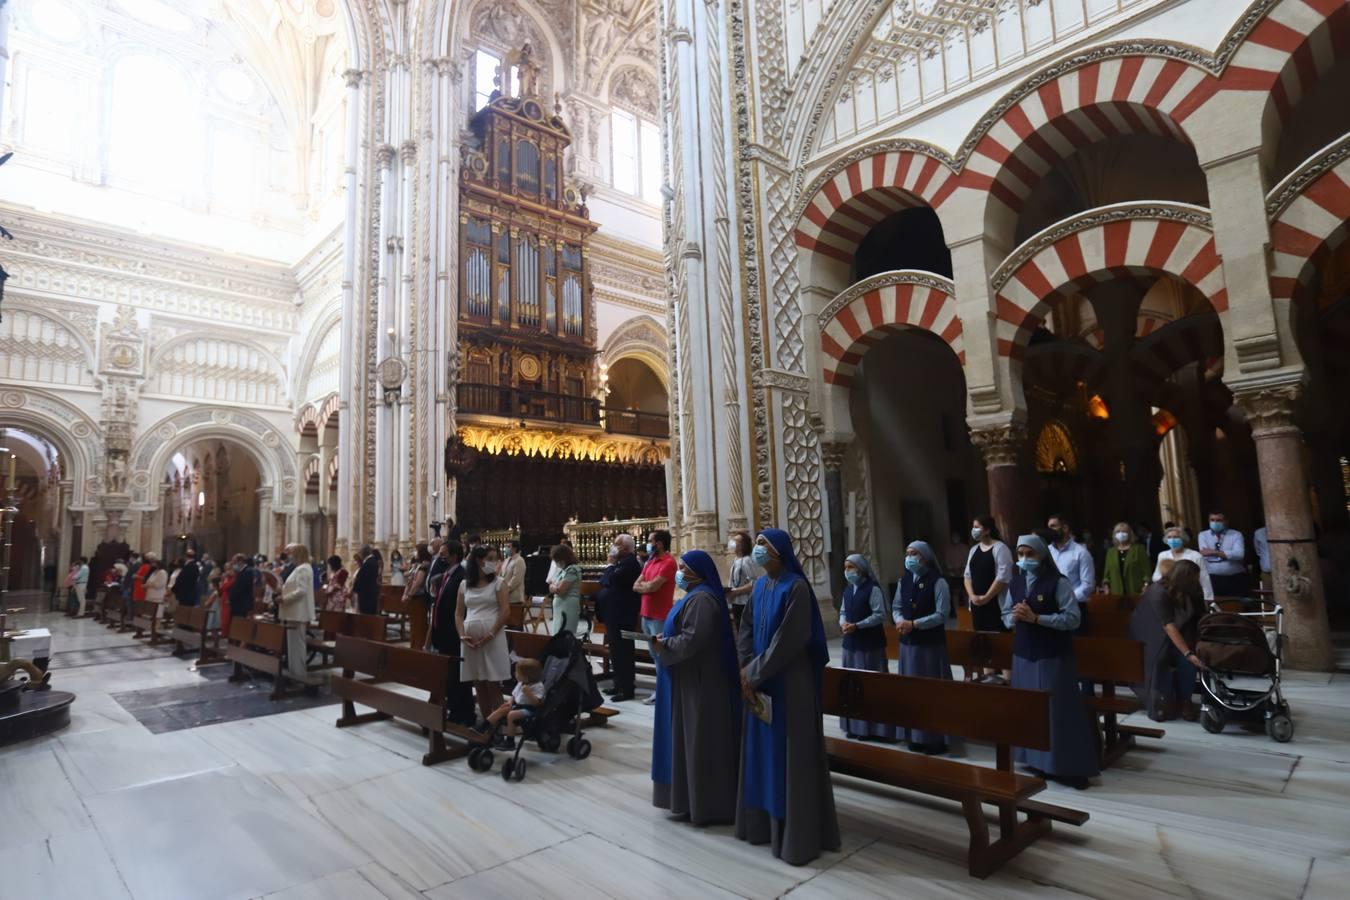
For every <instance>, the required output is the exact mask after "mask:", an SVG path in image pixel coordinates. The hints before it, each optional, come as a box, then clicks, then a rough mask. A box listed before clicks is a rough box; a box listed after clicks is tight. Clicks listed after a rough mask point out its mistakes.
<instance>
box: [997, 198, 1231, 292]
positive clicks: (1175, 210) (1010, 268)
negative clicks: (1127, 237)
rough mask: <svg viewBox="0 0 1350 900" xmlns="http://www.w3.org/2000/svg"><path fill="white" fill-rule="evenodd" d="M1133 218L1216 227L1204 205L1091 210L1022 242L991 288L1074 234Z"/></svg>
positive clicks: (1001, 266)
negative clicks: (1039, 254) (1045, 250)
mask: <svg viewBox="0 0 1350 900" xmlns="http://www.w3.org/2000/svg"><path fill="white" fill-rule="evenodd" d="M1130 219H1162V220H1164V221H1169V222H1182V223H1185V224H1187V225H1195V226H1198V227H1200V228H1204V229H1206V230H1210V231H1212V230H1213V228H1214V223H1213V220H1212V219H1211V218H1210V215H1209V210H1207V209H1205V208H1204V207H1202V206H1192V205H1190V204H1189V203H1122V204H1118V205H1114V206H1104V207H1098V208H1096V209H1090V210H1088V211H1087V212H1084V213H1079V214H1077V215H1075V216H1071V217H1069V218H1067V219H1063V220H1061V221H1059V222H1056V223H1055V224H1053V225H1051V226H1049V227H1048V228H1045V229H1042V230H1041V231H1038V232H1037V233H1036V234H1033V235H1032V236H1031V237H1029V238H1027V239H1026V240H1025V241H1023V242H1022V243H1021V245H1019V246H1018V247H1017V249H1015V250H1013V252H1012V253H1010V254H1008V257H1007V258H1006V259H1005V260H1003V262H1001V263H999V266H998V268H997V269H995V270H994V274H993V275H992V276H990V278H989V286H990V288H992V289H993V290H994V291H995V292H997V291H1000V290H1002V289H1003V286H1004V285H1005V284H1007V283H1008V279H1009V278H1011V277H1012V275H1013V273H1014V272H1016V271H1017V270H1018V269H1020V268H1021V267H1022V265H1023V264H1024V263H1026V262H1027V260H1029V259H1031V258H1032V257H1034V256H1036V254H1038V253H1040V252H1041V251H1042V250H1044V249H1046V248H1047V247H1050V246H1052V245H1053V244H1055V243H1056V242H1058V241H1060V240H1062V239H1063V238H1066V237H1068V236H1069V235H1071V234H1076V233H1077V232H1080V231H1086V230H1087V229H1089V228H1096V227H1097V226H1099V225H1105V224H1107V223H1108V222H1121V221H1125V220H1130Z"/></svg>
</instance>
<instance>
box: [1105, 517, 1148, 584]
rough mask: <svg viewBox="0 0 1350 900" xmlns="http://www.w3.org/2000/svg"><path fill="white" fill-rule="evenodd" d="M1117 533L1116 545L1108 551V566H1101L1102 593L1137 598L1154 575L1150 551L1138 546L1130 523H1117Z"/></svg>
mask: <svg viewBox="0 0 1350 900" xmlns="http://www.w3.org/2000/svg"><path fill="white" fill-rule="evenodd" d="M1114 531H1115V534H1114V535H1113V537H1114V538H1115V543H1114V544H1113V545H1112V546H1111V549H1110V550H1107V551H1106V564H1105V565H1103V566H1102V590H1104V591H1106V592H1107V593H1108V594H1115V595H1116V596H1126V597H1137V596H1139V595H1140V594H1142V593H1143V592H1144V586H1145V585H1146V584H1148V582H1149V578H1150V576H1151V575H1152V574H1153V572H1152V568H1151V567H1150V566H1149V564H1148V563H1149V560H1148V549H1147V548H1146V547H1144V546H1143V545H1142V544H1137V543H1135V540H1134V529H1133V528H1131V527H1130V524H1129V523H1128V522H1117V523H1116V527H1115V529H1114Z"/></svg>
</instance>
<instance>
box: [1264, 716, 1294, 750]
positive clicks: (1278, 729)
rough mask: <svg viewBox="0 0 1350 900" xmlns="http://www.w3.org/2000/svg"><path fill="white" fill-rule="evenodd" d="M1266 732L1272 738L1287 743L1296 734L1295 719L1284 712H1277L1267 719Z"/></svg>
mask: <svg viewBox="0 0 1350 900" xmlns="http://www.w3.org/2000/svg"><path fill="white" fill-rule="evenodd" d="M1266 734H1268V735H1270V739H1271V740H1273V741H1276V742H1278V743H1281V744H1286V743H1288V742H1289V739H1290V738H1292V737H1293V736H1294V720H1293V719H1291V718H1289V717H1288V716H1286V715H1285V714H1284V713H1276V714H1275V715H1273V716H1271V717H1270V718H1269V719H1267V720H1266Z"/></svg>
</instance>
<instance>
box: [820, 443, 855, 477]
mask: <svg viewBox="0 0 1350 900" xmlns="http://www.w3.org/2000/svg"><path fill="white" fill-rule="evenodd" d="M847 452H848V441H829V440H824V441H821V442H820V459H821V462H822V463H824V465H825V471H827V472H840V471H843V468H844V454H845V453H847Z"/></svg>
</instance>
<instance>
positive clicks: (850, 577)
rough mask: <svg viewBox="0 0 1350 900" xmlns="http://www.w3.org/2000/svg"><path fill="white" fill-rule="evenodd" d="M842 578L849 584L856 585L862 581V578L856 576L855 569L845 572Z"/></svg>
mask: <svg viewBox="0 0 1350 900" xmlns="http://www.w3.org/2000/svg"><path fill="white" fill-rule="evenodd" d="M844 578H845V579H846V580H847V581H848V583H849V584H857V583H858V582H860V581H862V576H861V575H859V574H858V572H857V570H856V569H855V570H854V571H851V572H845V573H844Z"/></svg>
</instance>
